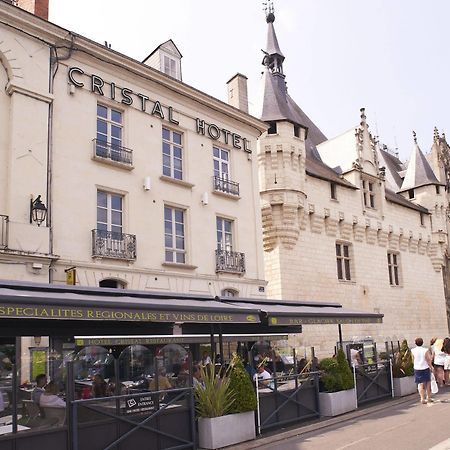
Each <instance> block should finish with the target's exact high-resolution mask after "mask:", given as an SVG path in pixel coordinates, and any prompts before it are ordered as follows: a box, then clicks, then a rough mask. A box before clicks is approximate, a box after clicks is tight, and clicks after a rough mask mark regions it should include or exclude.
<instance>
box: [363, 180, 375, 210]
mask: <svg viewBox="0 0 450 450" xmlns="http://www.w3.org/2000/svg"><path fill="white" fill-rule="evenodd" d="M362 191H363V199H364V206H365V207H366V208H375V183H374V182H372V181H369V180H362Z"/></svg>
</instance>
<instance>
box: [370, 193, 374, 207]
mask: <svg viewBox="0 0 450 450" xmlns="http://www.w3.org/2000/svg"><path fill="white" fill-rule="evenodd" d="M370 207H371V208H375V198H374V196H373V195H371V196H370Z"/></svg>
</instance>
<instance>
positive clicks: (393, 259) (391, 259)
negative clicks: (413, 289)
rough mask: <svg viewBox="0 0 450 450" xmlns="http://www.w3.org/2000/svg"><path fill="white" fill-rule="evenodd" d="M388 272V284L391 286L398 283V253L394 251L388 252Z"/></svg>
mask: <svg viewBox="0 0 450 450" xmlns="http://www.w3.org/2000/svg"><path fill="white" fill-rule="evenodd" d="M387 260H388V272H389V284H390V285H391V286H399V285H400V275H399V272H400V255H399V254H398V253H394V252H388V254H387Z"/></svg>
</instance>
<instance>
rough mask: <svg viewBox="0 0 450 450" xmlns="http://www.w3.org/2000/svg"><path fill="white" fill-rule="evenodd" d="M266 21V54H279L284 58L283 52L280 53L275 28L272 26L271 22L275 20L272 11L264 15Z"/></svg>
mask: <svg viewBox="0 0 450 450" xmlns="http://www.w3.org/2000/svg"><path fill="white" fill-rule="evenodd" d="M266 21H267V23H268V25H269V26H268V28H267V45H266V53H267V54H268V55H279V56H281V57H282V58H283V59H284V55H283V53H281V50H280V46H279V45H278V39H277V35H276V33H275V28H274V27H273V23H274V22H275V15H274V14H273V13H270V14H268V15H267V17H266Z"/></svg>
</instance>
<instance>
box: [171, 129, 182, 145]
mask: <svg viewBox="0 0 450 450" xmlns="http://www.w3.org/2000/svg"><path fill="white" fill-rule="evenodd" d="M173 142H175V144H179V145H181V134H180V133H176V132H175V131H174V132H173Z"/></svg>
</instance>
